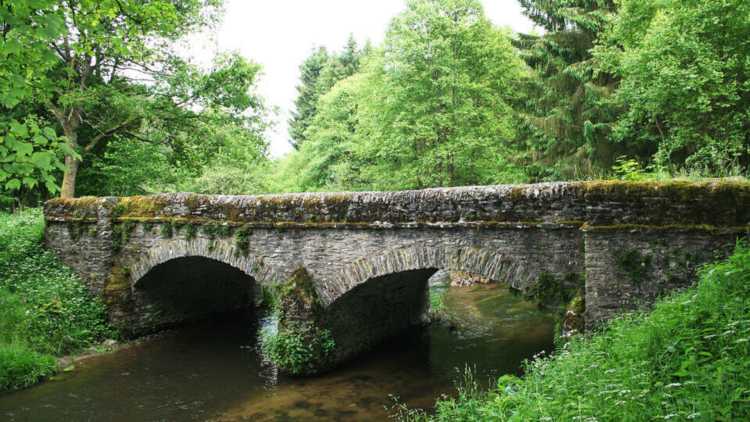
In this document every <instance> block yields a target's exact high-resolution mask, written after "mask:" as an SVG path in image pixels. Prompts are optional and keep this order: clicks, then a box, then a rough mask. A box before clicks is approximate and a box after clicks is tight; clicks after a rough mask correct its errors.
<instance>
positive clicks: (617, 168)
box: [612, 155, 644, 180]
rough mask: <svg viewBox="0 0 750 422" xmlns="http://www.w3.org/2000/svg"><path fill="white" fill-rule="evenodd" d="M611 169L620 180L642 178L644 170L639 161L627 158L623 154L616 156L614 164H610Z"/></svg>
mask: <svg viewBox="0 0 750 422" xmlns="http://www.w3.org/2000/svg"><path fill="white" fill-rule="evenodd" d="M612 171H613V172H614V173H615V176H617V178H618V179H621V180H643V179H644V172H643V168H642V167H641V163H639V162H638V160H635V159H633V158H627V157H626V156H624V155H623V156H620V157H617V160H616V161H615V164H614V165H613V166H612Z"/></svg>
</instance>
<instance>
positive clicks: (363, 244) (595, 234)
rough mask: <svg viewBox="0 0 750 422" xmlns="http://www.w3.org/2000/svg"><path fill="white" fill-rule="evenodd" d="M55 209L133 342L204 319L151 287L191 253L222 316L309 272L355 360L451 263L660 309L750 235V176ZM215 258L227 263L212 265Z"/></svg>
mask: <svg viewBox="0 0 750 422" xmlns="http://www.w3.org/2000/svg"><path fill="white" fill-rule="evenodd" d="M45 216H46V221H47V226H46V242H47V245H48V247H49V248H51V249H52V250H54V251H55V252H56V253H57V254H58V255H59V256H60V257H61V258H62V259H63V260H64V261H65V262H66V263H67V264H68V265H70V266H71V267H72V268H74V269H75V270H76V271H77V272H78V273H79V274H80V275H81V276H82V277H83V279H84V280H86V282H87V283H88V285H89V287H90V288H91V290H92V291H93V292H94V293H95V294H98V295H102V296H103V297H104V298H105V300H106V301H107V303H108V304H109V308H110V317H111V319H112V321H113V322H114V323H115V324H117V325H119V326H120V327H122V328H124V329H126V330H129V331H131V332H132V334H133V335H137V334H139V333H141V332H145V331H150V330H154V329H159V328H160V327H161V326H164V325H167V324H171V323H174V322H176V321H177V320H179V319H181V318H189V317H191V316H193V315H188V314H189V313H190V312H187V310H189V309H193V308H191V307H190V306H183V308H181V309H182V311H184V312H182V313H180V312H167V311H166V310H164V308H163V306H162V303H163V302H160V301H159V300H157V299H158V298H157V296H158V295H155V294H154V292H155V291H154V289H153V288H148V286H149V285H150V286H152V287H153V286H154V285H156V284H154V283H157V284H158V283H159V282H161V283H173V284H176V283H180V280H183V281H184V279H185V278H186V277H188V275H186V274H184V273H183V276H180V274H181V273H179V271H170V270H169V265H172V264H174V263H175V262H176V261H175V260H178V259H180V258H186V257H200V258H202V259H203V260H198V261H191V262H192V264H191V265H193V266H194V270H193V271H190V274H193V275H195V274H198V275H199V276H195V277H192V278H191V280H192V279H195V278H196V277H197V278H204V277H208V275H209V274H215V277H216V278H220V279H221V280H215V282H213V281H212V282H210V283H208V284H205V289H206V290H207V293H206V296H207V297H209V298H210V300H209V301H219V302H222V305H221V306H219V307H218V308H221V309H223V308H231V307H235V306H240V305H241V304H242V303H244V302H242V301H239V302H237V303H235V302H232V301H225V300H224V299H219V298H220V297H223V296H221V294H218V293H216V292H215V291H214V290H215V289H217V288H221V289H224V288H227V287H226V286H228V285H231V286H235V287H236V286H238V285H240V286H244V287H239V288H238V290H233V291H234V292H243V291H250V289H251V288H252V287H251V286H252V285H256V287H257V284H261V285H262V284H274V283H280V282H282V281H284V280H286V279H287V278H288V277H289V276H290V275H291V274H292V273H293V272H294V271H295V270H297V269H299V268H304V269H306V270H307V271H308V272H309V274H310V275H311V276H312V278H313V280H314V284H315V290H316V291H317V294H318V296H319V298H320V300H321V302H322V305H323V307H324V308H325V309H327V312H328V317H327V324H329V325H330V328H331V331H332V332H333V333H334V336H335V338H336V341H337V344H338V345H340V348H339V349H338V353H339V355H340V357H341V358H342V359H343V358H346V357H350V356H353V355H354V354H356V353H357V352H359V351H361V350H364V349H366V348H368V347H370V346H371V345H372V344H375V343H377V342H378V341H381V340H383V339H384V338H386V337H387V336H389V335H391V334H394V333H395V332H397V331H399V330H401V329H403V328H404V327H406V326H408V325H410V324H413V323H415V322H416V321H417V320H418V319H419V314H420V312H422V310H423V309H424V300H425V299H424V296H425V295H424V292H425V291H426V287H425V286H426V280H427V278H429V276H430V275H431V274H432V273H433V272H434V271H435V270H438V269H446V270H450V271H458V272H464V273H468V274H473V275H477V276H480V277H483V278H487V279H491V280H495V281H498V282H506V283H509V284H510V285H512V286H513V287H515V288H517V289H519V290H521V291H524V292H527V293H536V294H549V293H550V292H553V293H555V292H559V291H570V290H575V289H577V288H581V289H583V290H584V291H585V299H586V320H587V324H589V325H593V324H596V323H597V322H599V321H601V320H603V319H606V318H608V317H610V316H611V315H612V314H613V313H614V312H617V311H620V310H623V309H632V308H635V307H637V306H640V305H647V304H649V303H651V302H652V301H653V299H654V298H655V297H656V296H658V295H659V294H662V293H664V292H666V291H668V290H670V289H673V288H679V287H681V286H685V285H687V284H689V283H690V282H692V280H693V279H694V276H695V269H696V268H697V267H698V266H699V265H700V264H702V263H704V262H707V261H710V260H712V259H714V258H715V257H720V256H724V255H726V254H727V253H728V252H729V250H731V248H732V246H733V245H734V243H735V241H736V239H737V237H738V236H744V235H746V233H747V232H748V224H749V223H750V185H748V184H742V183H734V182H726V181H723V182H712V183H687V182H672V183H665V184H664V183H624V182H579V183H547V184H535V185H515V186H486V187H463V188H444V189H426V190H421V191H405V192H355V193H320V194H293V195H266V196H204V195H194V194H169V195H156V196H150V197H130V198H79V199H75V200H62V199H58V200H52V201H49V202H48V203H47V204H46V205H45ZM185 262H186V261H185ZM209 262H211V263H212V264H210V265H214V263H222V264H221V265H224V266H225V267H227V268H226V271H218V270H215V269H216V267H215V266H214V267H211V268H214V269H213V270H210V271H209V270H208V269H206V268H207V267H206V265H209V264H208V263H209ZM172 268H175V267H172ZM201 274H205V276H204V275H201ZM238 274H241V275H243V277H239V276H238ZM157 279H159V280H157ZM178 279H180V280H178ZM226 280H230V281H231V282H228V281H226ZM193 281H195V282H196V283H198V282H199V281H198V280H197V279H196V280H193ZM581 281H584V283H583V285H580V284H581ZM211 283H213V284H211ZM243 283H244V284H243ZM219 286H224V287H219ZM209 290H210V294H209ZM167 291H168V289H167ZM237 294H240V293H237ZM555 294H557V293H555ZM243 297H244V296H243ZM161 299H163V297H162V298H161ZM204 299H205V298H204ZM225 299H226V298H225ZM539 299H540V300H541V301H544V300H545V298H539ZM243 300H244V299H243ZM196 301H198V302H200V300H198V299H196ZM203 302H205V301H203ZM183 305H184V304H183ZM217 306H218V305H217ZM198 308H200V307H197V308H196V309H198ZM218 308H217V309H218Z"/></svg>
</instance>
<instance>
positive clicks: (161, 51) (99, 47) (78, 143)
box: [30, 0, 259, 197]
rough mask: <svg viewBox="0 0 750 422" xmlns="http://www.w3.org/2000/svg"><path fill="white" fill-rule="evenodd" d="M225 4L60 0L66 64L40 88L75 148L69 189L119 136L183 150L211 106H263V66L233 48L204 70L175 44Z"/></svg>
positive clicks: (56, 46)
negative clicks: (84, 164)
mask: <svg viewBox="0 0 750 422" xmlns="http://www.w3.org/2000/svg"><path fill="white" fill-rule="evenodd" d="M219 9H220V1H219V0H149V1H136V0H98V1H91V0H62V1H59V2H57V4H56V7H55V8H54V10H55V11H56V12H57V13H58V14H59V15H60V16H62V19H63V22H64V31H63V33H62V35H60V36H57V37H54V38H53V39H52V40H51V42H49V43H48V44H47V48H48V49H49V50H50V51H52V52H53V53H54V55H55V59H56V62H55V64H54V66H52V67H50V68H49V69H48V70H46V71H45V72H44V73H43V75H42V77H40V78H39V80H36V81H33V83H31V84H30V88H31V90H32V91H33V96H34V101H35V102H36V103H37V104H39V105H40V106H42V107H43V108H44V109H45V110H46V111H48V112H49V113H50V114H51V115H52V116H54V118H55V120H56V123H57V125H58V127H59V130H60V131H61V132H62V134H63V135H64V137H65V140H66V143H67V145H68V147H69V148H68V150H69V152H67V153H65V170H64V175H63V180H62V188H61V196H63V197H72V196H73V195H74V194H75V187H76V179H77V175H78V170H79V166H80V164H81V159H82V158H83V159H85V158H86V157H87V156H91V154H93V153H96V152H97V151H98V152H100V153H102V152H103V151H104V150H106V149H107V147H108V145H109V143H110V142H112V141H122V140H128V139H148V140H149V141H153V142H170V143H172V145H171V146H172V148H175V149H179V148H180V147H181V146H183V145H184V142H185V140H186V139H190V136H191V131H192V130H194V129H195V128H196V127H199V126H200V125H201V123H200V121H201V120H202V119H203V117H205V116H206V114H205V113H204V112H209V114H211V113H216V112H220V113H224V114H225V115H226V116H227V118H230V119H233V120H243V119H244V118H243V116H242V113H243V112H244V111H245V110H247V109H249V108H252V107H253V106H256V105H258V100H257V99H256V98H255V97H253V96H252V95H250V88H251V86H252V84H253V81H254V79H255V77H256V75H257V73H258V71H259V66H258V65H256V64H253V63H249V62H247V61H246V60H244V59H242V58H240V57H238V56H226V57H221V58H219V59H218V60H217V61H216V64H215V67H214V68H213V69H212V70H211V71H210V72H207V73H204V72H201V71H199V70H198V69H197V68H196V67H195V66H191V65H190V64H189V63H187V62H185V61H184V60H182V59H181V58H180V57H179V56H178V55H177V54H175V53H174V51H173V49H172V48H171V45H172V44H173V43H174V41H175V40H177V39H178V38H179V37H181V36H182V35H184V34H186V33H190V32H192V31H195V30H198V29H200V28H204V27H206V26H207V25H209V24H210V23H211V22H213V21H214V20H215V19H216V17H217V16H218V12H219ZM160 129H161V130H160ZM181 144H182V145H181ZM72 151H75V152H77V153H73V152H72Z"/></svg>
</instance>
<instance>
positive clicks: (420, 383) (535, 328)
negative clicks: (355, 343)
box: [0, 284, 554, 421]
mask: <svg viewBox="0 0 750 422" xmlns="http://www.w3.org/2000/svg"><path fill="white" fill-rule="evenodd" d="M443 302H444V309H445V310H444V311H445V313H446V315H448V317H447V320H449V321H451V323H445V322H443V323H435V324H432V325H430V326H427V327H422V328H419V329H414V330H412V331H410V332H408V333H406V334H404V335H403V336H401V337H399V338H397V339H393V340H392V341H389V342H388V343H387V344H384V345H383V346H382V347H380V348H379V349H377V350H375V351H373V352H372V353H369V354H367V355H364V356H361V357H359V358H357V359H356V360H355V361H353V362H350V363H349V364H347V365H345V366H343V367H341V368H338V369H336V370H335V371H333V372H330V373H328V374H325V375H323V376H319V377H313V378H302V379H294V378H287V377H284V376H281V375H279V374H277V372H276V371H275V370H274V368H273V367H271V366H269V365H268V364H265V363H264V362H263V361H262V359H261V358H260V356H259V355H258V353H257V351H256V348H255V344H256V337H257V331H258V328H257V327H258V323H254V322H253V319H250V320H248V319H247V318H243V317H241V316H236V315H235V316H231V317H229V318H226V317H225V318H222V319H216V320H212V321H206V322H203V323H199V324H194V325H191V326H189V327H185V328H182V329H179V330H173V331H170V332H168V333H165V334H163V335H160V336H158V337H157V338H155V339H152V340H148V341H144V342H142V343H140V344H137V345H134V346H132V347H128V348H125V349H123V350H120V351H118V352H115V353H111V354H105V355H100V356H96V357H93V358H90V359H86V360H84V361H81V362H79V363H78V364H77V367H76V369H75V370H74V371H72V372H68V373H63V374H61V375H60V376H58V377H55V379H54V380H50V381H47V382H45V383H43V384H40V385H38V386H36V387H33V388H29V389H26V390H23V391H18V392H14V393H6V394H4V395H0V420H6V421H190V420H201V421H203V420H210V421H242V420H252V421H292V420H305V421H310V420H321V421H322V420H325V421H329V420H333V421H336V420H341V421H349V420H351V421H363V420H365V421H366V420H384V419H387V418H388V415H389V414H390V413H391V412H390V411H389V410H388V408H390V407H391V406H392V405H393V404H394V399H395V398H398V400H399V401H401V402H404V403H406V404H407V405H409V406H410V407H419V408H426V409H429V408H431V407H432V406H433V404H434V402H435V398H436V397H438V396H439V395H440V394H453V393H454V392H455V387H454V383H455V381H456V380H457V379H458V378H459V373H460V372H462V370H463V369H464V368H465V367H466V366H467V365H468V366H469V367H471V368H474V370H475V374H476V379H477V380H479V381H480V382H481V383H482V384H484V385H485V386H488V385H489V384H490V383H491V382H492V380H494V379H495V378H497V377H498V376H499V375H502V374H505V373H514V374H520V371H521V364H522V361H523V360H524V359H528V358H530V357H532V356H533V355H534V354H536V353H538V352H540V351H549V350H550V349H551V348H552V338H553V325H554V323H553V319H552V317H551V315H549V314H548V313H545V312H542V311H540V310H538V309H537V307H536V306H534V305H533V304H530V303H528V302H525V301H523V300H521V299H520V298H519V297H517V296H516V295H514V294H512V293H511V292H509V291H508V290H507V288H505V287H504V286H502V285H497V284H495V285H476V286H471V287H461V288H449V289H447V291H446V293H445V296H444V299H443Z"/></svg>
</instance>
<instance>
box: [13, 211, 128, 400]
mask: <svg viewBox="0 0 750 422" xmlns="http://www.w3.org/2000/svg"><path fill="white" fill-rule="evenodd" d="M43 231H44V221H43V218H42V214H41V210H39V209H30V210H26V211H23V212H20V213H16V214H0V391H2V390H13V389H19V388H24V387H28V386H30V385H33V384H35V383H37V382H38V381H39V380H41V379H43V378H44V377H46V376H48V375H51V374H52V373H54V372H55V371H56V369H57V368H56V363H55V357H56V356H62V355H65V354H69V353H74V352H76V351H79V350H81V349H83V348H85V347H88V346H91V345H93V344H96V343H98V342H100V341H101V340H103V339H105V338H109V337H113V336H115V335H116V333H115V332H114V331H113V330H112V329H111V328H110V327H109V325H108V324H107V322H106V314H105V308H104V304H103V303H102V302H101V301H99V300H98V299H95V298H93V297H91V295H90V294H89V292H88V290H87V289H86V287H85V286H84V285H83V283H82V282H81V280H80V279H79V278H78V277H77V276H76V275H75V274H74V273H73V272H72V271H71V270H70V269H69V268H67V267H65V266H64V265H63V264H62V263H61V262H60V261H59V260H58V259H57V258H56V257H55V256H54V255H53V254H52V253H51V252H50V251H48V250H46V249H44V247H43V246H42V236H43Z"/></svg>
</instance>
